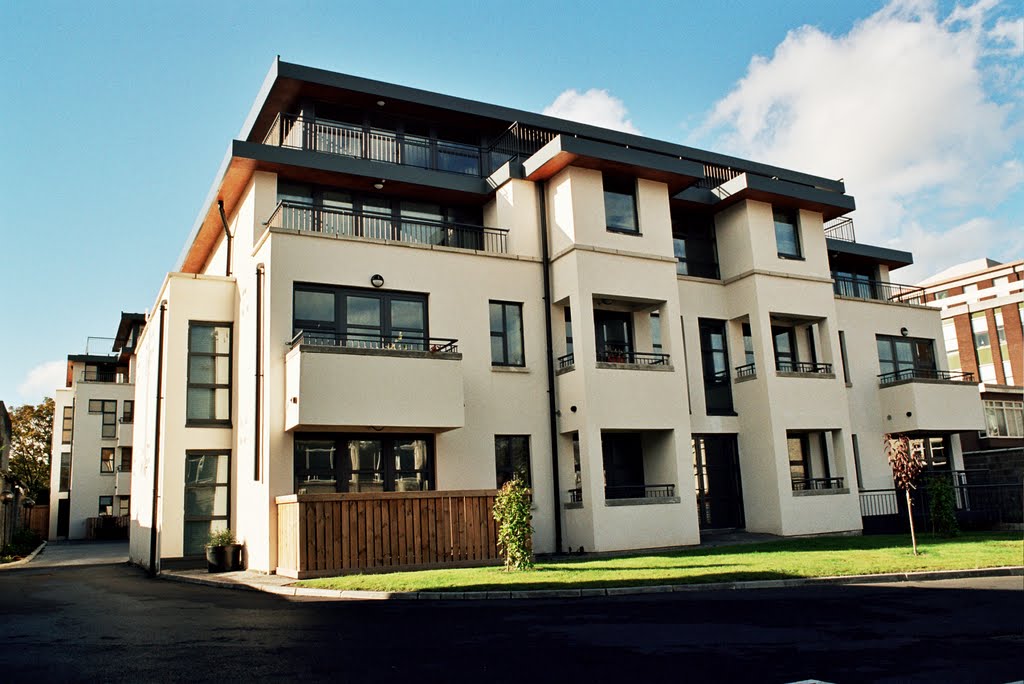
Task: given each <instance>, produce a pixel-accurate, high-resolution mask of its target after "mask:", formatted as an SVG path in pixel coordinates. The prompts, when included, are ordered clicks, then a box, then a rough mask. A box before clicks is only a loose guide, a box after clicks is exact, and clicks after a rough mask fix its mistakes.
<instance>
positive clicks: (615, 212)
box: [603, 174, 640, 234]
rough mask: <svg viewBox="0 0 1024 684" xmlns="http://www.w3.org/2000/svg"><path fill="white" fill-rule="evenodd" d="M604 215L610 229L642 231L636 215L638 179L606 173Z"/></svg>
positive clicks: (617, 231) (626, 231)
mask: <svg viewBox="0 0 1024 684" xmlns="http://www.w3.org/2000/svg"><path fill="white" fill-rule="evenodd" d="M603 181H604V215H605V224H606V225H607V227H608V230H610V231H612V232H615V233H635V234H639V233H640V225H639V223H638V221H637V217H636V180H635V179H633V178H629V177H626V176H613V175H610V174H604V177H603Z"/></svg>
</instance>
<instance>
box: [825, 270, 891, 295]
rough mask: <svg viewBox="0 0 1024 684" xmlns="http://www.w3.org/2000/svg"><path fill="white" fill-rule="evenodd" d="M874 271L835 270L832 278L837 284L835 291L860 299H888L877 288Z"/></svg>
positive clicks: (834, 287) (838, 293)
mask: <svg viewBox="0 0 1024 684" xmlns="http://www.w3.org/2000/svg"><path fill="white" fill-rule="evenodd" d="M873 275H874V274H872V273H864V272H857V271H833V272H832V279H833V280H834V281H835V284H834V285H833V286H832V290H833V292H835V293H836V294H837V295H839V296H841V297H857V298H858V299H886V297H882V296H880V295H881V293H879V292H877V291H876V289H875V280H874V278H873V277H872V276H873Z"/></svg>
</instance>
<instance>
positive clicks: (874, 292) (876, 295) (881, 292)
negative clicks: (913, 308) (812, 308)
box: [832, 273, 924, 304]
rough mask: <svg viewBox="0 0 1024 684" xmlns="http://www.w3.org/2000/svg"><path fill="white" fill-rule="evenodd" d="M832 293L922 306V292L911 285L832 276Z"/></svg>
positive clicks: (840, 295)
mask: <svg viewBox="0 0 1024 684" xmlns="http://www.w3.org/2000/svg"><path fill="white" fill-rule="evenodd" d="M832 281H833V282H832V291H833V292H834V293H835V294H836V295H837V296H839V297H852V298H855V299H873V300H875V301H878V302H900V303H903V304H924V290H923V289H922V288H920V287H915V286H913V285H900V284H899V283H889V282H885V281H882V280H869V279H868V278H857V277H850V276H844V275H839V274H837V273H833V274H832Z"/></svg>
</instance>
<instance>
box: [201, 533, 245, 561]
mask: <svg viewBox="0 0 1024 684" xmlns="http://www.w3.org/2000/svg"><path fill="white" fill-rule="evenodd" d="M206 569H207V571H208V572H228V571H231V570H241V569H242V545H241V544H239V543H238V540H236V539H235V533H234V532H232V531H231V530H230V529H223V530H217V531H216V532H211V533H210V541H209V543H207V544H206Z"/></svg>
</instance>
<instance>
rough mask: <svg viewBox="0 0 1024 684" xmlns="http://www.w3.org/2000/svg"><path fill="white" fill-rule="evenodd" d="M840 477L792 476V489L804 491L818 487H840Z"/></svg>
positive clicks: (841, 486) (841, 481)
mask: <svg viewBox="0 0 1024 684" xmlns="http://www.w3.org/2000/svg"><path fill="white" fill-rule="evenodd" d="M842 488H843V478H841V477H802V478H793V491H794V492H806V491H811V490H818V489H842Z"/></svg>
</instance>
